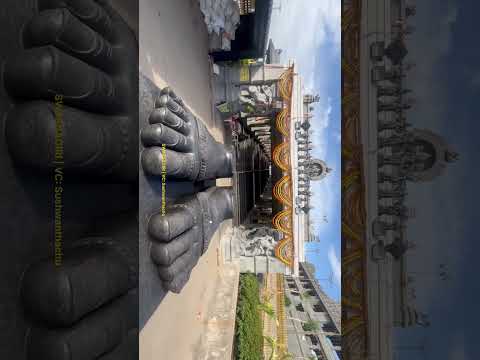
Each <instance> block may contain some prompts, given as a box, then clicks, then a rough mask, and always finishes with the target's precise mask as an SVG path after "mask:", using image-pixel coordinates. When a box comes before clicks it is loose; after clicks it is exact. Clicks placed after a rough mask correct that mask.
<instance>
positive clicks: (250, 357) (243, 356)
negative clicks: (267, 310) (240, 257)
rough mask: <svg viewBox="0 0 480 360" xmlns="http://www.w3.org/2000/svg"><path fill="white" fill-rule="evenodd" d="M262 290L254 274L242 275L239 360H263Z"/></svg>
mask: <svg viewBox="0 0 480 360" xmlns="http://www.w3.org/2000/svg"><path fill="white" fill-rule="evenodd" d="M260 307H261V301H260V288H259V284H258V281H257V278H256V276H255V275H254V274H240V284H239V290H238V305H237V320H236V324H237V325H236V332H235V353H236V359H237V360H263V326H262V318H261V312H260V310H259V309H260Z"/></svg>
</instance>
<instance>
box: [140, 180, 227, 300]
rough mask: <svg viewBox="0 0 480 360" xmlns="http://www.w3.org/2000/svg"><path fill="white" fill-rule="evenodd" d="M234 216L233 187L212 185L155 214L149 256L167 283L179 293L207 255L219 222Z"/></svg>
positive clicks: (152, 217)
mask: <svg viewBox="0 0 480 360" xmlns="http://www.w3.org/2000/svg"><path fill="white" fill-rule="evenodd" d="M232 216H233V199H232V192H231V189H230V188H217V187H211V188H209V189H208V190H206V191H204V192H199V193H197V194H195V195H191V196H187V197H184V198H182V199H179V200H177V201H176V202H175V203H174V204H169V205H167V209H166V211H165V213H164V214H163V213H162V211H160V212H158V213H155V214H152V215H151V217H150V219H149V220H148V226H147V229H148V234H149V236H150V239H151V240H152V246H151V249H150V255H151V258H152V260H153V262H154V263H155V264H156V265H157V266H158V274H159V276H160V278H161V280H162V281H163V282H164V284H165V286H166V287H167V288H168V289H169V290H170V291H173V292H175V293H179V292H180V291H181V290H182V288H183V287H184V286H185V284H186V283H187V281H188V279H189V277H190V273H191V271H192V269H193V268H194V267H195V265H196V264H197V262H198V259H199V258H200V256H201V255H202V254H204V253H205V252H206V251H207V249H208V245H209V244H210V239H211V238H212V236H213V234H214V232H215V230H216V229H217V228H218V225H219V224H220V223H221V222H222V221H223V220H225V219H229V218H231V217H232Z"/></svg>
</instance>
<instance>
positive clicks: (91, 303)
mask: <svg viewBox="0 0 480 360" xmlns="http://www.w3.org/2000/svg"><path fill="white" fill-rule="evenodd" d="M134 240H135V239H134ZM133 244H135V241H132V242H131V246H130V247H126V246H125V245H124V244H123V245H121V244H120V243H118V242H116V241H115V240H112V239H110V238H103V237H93V238H87V239H82V240H80V241H79V242H77V243H76V245H75V246H73V247H72V248H70V249H69V250H68V251H66V252H65V256H64V257H63V259H62V262H61V264H60V265H59V264H56V263H55V261H53V259H52V260H51V259H49V260H45V261H41V262H39V263H35V264H32V265H31V266H30V267H29V268H28V269H27V270H26V272H25V274H24V276H23V281H22V285H21V297H22V300H23V304H24V308H25V310H26V313H27V314H28V316H29V317H30V318H31V320H32V326H31V327H30V330H29V331H28V332H27V335H26V338H25V346H26V354H27V355H26V359H27V360H30V359H35V360H71V359H84V360H90V359H91V360H94V359H125V360H127V359H128V360H134V359H137V358H138V354H137V352H136V349H137V348H138V344H137V343H136V337H137V336H138V294H137V284H138V280H137V277H138V264H137V252H136V251H135V249H133V247H134V246H133Z"/></svg>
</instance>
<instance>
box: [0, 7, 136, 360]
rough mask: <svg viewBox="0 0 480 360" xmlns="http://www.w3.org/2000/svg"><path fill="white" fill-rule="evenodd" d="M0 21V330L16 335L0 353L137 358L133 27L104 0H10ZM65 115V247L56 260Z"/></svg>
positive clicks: (0, 343) (0, 345)
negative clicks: (59, 142)
mask: <svg viewBox="0 0 480 360" xmlns="http://www.w3.org/2000/svg"><path fill="white" fill-rule="evenodd" d="M92 15H95V16H92ZM0 24H1V25H0V26H1V31H0V40H1V41H0V58H1V60H2V64H4V67H3V68H2V70H3V72H2V75H3V76H2V77H1V81H0V111H1V114H0V121H1V123H0V126H1V128H2V129H5V132H2V134H4V136H2V137H1V139H0V164H1V166H0V197H1V198H2V205H1V206H0V219H1V220H0V223H1V226H2V229H3V230H4V233H5V234H6V235H7V237H8V241H6V242H5V243H4V244H3V247H2V251H1V252H0V273H1V274H2V291H1V294H0V308H1V309H2V311H1V315H0V318H1V321H0V331H1V332H2V334H6V333H8V335H9V336H8V337H6V336H2V337H0V358H1V359H38V360H43V359H48V360H52V359H92V360H93V359H129V360H133V359H136V358H138V340H137V339H138V310H137V309H138V303H137V295H136V291H137V290H136V287H137V284H136V281H137V279H138V276H137V269H138V264H137V261H138V253H137V249H138V243H137V238H138V221H137V216H136V211H137V207H138V194H137V188H138V187H137V184H136V178H137V174H138V170H137V169H138V165H137V164H138V152H137V151H138V150H137V149H138V120H137V117H138V104H137V102H136V95H135V96H132V94H136V92H137V85H138V82H137V79H138V74H137V72H138V65H137V55H136V54H137V44H136V40H135V37H134V35H133V34H132V33H131V31H130V30H129V28H128V27H127V26H126V25H125V24H124V23H123V21H122V20H121V19H120V18H119V17H118V15H116V13H115V11H114V10H113V9H111V8H110V7H109V6H106V5H105V2H104V1H103V0H99V1H90V0H62V1H60V0H50V1H46V0H43V1H38V2H37V1H30V0H16V1H12V0H6V1H3V2H2V10H1V11H0ZM92 29H95V30H96V32H94V31H93V30H92ZM56 95H62V99H63V104H62V110H63V111H62V112H61V115H59V114H58V112H57V113H56V111H57V110H56V109H55V105H54V103H55V96H56ZM57 99H58V98H57ZM132 99H133V100H132ZM58 116H61V118H62V122H63V129H62V130H63V146H64V164H63V168H64V174H63V175H64V184H63V190H64V191H63V198H62V210H63V213H62V216H61V222H62V252H63V259H62V262H61V264H60V266H55V264H54V260H53V256H54V239H55V233H54V229H55V228H54V225H55V223H54V220H55V218H54V209H55V206H54V205H55V204H54V200H55V192H54V190H55V182H54V176H53V175H54V173H53V168H54V167H56V166H57V165H56V164H54V163H53V160H54V151H55V146H54V145H55V125H56V124H55V120H56V117H58ZM79 175H81V176H79ZM86 176H88V178H87V177H86ZM99 176H102V177H103V178H102V179H101V181H99ZM105 176H106V177H105ZM79 239H80V240H79ZM106 334H108V335H109V336H105V335H106ZM119 353H121V354H122V355H121V356H118V355H119Z"/></svg>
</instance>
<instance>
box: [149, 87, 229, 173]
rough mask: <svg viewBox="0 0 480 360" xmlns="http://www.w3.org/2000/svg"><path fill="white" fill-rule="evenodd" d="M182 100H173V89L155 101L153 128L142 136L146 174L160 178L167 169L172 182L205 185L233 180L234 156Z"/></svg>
mask: <svg viewBox="0 0 480 360" xmlns="http://www.w3.org/2000/svg"><path fill="white" fill-rule="evenodd" d="M178 100H179V98H178V97H176V96H174V97H172V96H171V89H169V88H166V89H163V90H162V91H160V96H158V97H156V98H155V99H154V101H155V102H154V107H153V108H151V113H150V114H149V115H148V122H149V124H148V125H146V126H144V127H143V129H142V133H141V139H142V143H143V145H144V147H145V149H144V150H143V151H142V155H141V161H142V167H143V170H144V172H145V174H148V175H151V176H160V175H162V171H163V169H165V170H166V175H167V177H169V178H170V179H188V180H191V181H203V180H208V179H216V178H221V177H231V176H232V154H231V153H230V152H229V151H227V149H226V148H225V146H224V145H223V144H221V143H219V142H217V141H215V139H213V137H212V136H211V135H210V133H209V132H208V130H207V128H206V127H205V125H204V124H203V123H202V122H201V121H199V120H198V119H196V118H195V116H193V115H192V113H191V112H190V111H189V110H188V109H187V108H186V107H184V106H183V105H181V104H179V103H178V102H177V101H178ZM180 101H181V100H180ZM163 145H165V147H166V149H165V150H163V149H162V146H163Z"/></svg>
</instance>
